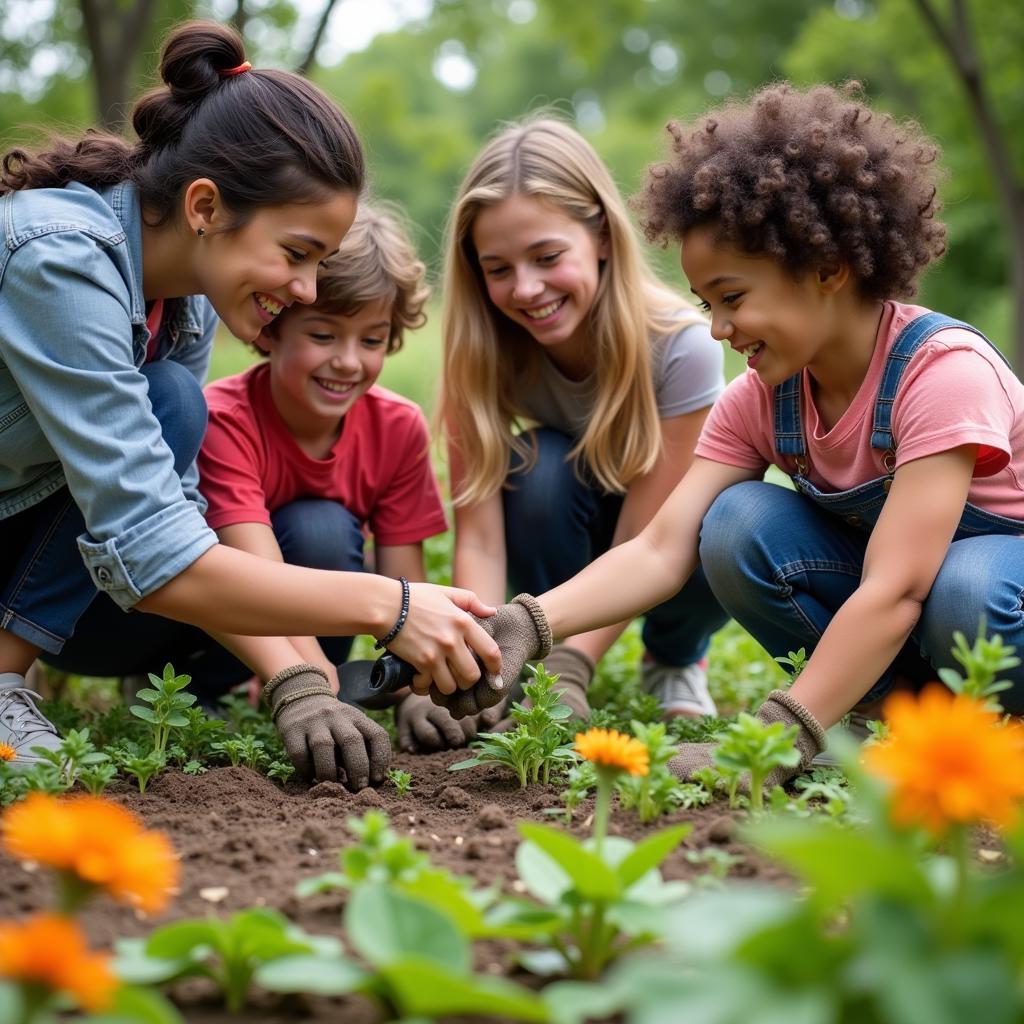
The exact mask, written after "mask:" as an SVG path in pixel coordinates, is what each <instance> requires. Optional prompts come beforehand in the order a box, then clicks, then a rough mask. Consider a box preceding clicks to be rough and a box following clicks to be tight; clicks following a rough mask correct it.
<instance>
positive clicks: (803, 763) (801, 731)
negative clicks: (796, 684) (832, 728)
mask: <svg viewBox="0 0 1024 1024" xmlns="http://www.w3.org/2000/svg"><path fill="white" fill-rule="evenodd" d="M754 717H755V718H757V719H758V720H759V721H761V722H763V723H764V724H765V725H771V724H773V723H774V722H782V723H783V725H787V726H790V725H795V726H796V727H797V730H798V731H797V734H796V739H795V740H794V741H793V742H794V744H795V745H796V749H797V750H798V751H799V752H800V761H799V762H798V763H797V764H795V765H793V766H792V767H787V766H785V765H780V766H779V767H778V768H776V769H774V771H772V772H771V774H770V775H769V776H768V778H766V779H765V781H764V786H765V789H766V790H768V791H769V792H770V791H771V790H772V788H773V787H775V786H784V785H785V784H786V783H787V782H788V781H789V780H790V779H792V778H794V777H795V776H797V775H800V774H801V773H802V772H805V771H807V769H808V768H809V767H810V765H811V761H812V760H813V759H814V758H816V757H817V756H818V754H820V753H821V752H822V751H823V750H824V749H825V746H826V744H827V742H828V741H827V740H826V738H825V730H824V728H822V725H821V723H820V722H819V721H818V720H817V719H816V718H815V717H814V715H812V714H811V713H810V711H808V710H807V708H805V707H804V706H803V704H801V703H800V701H798V700H797V699H796V697H794V696H793V695H792V694H791V693H790V692H789V691H788V690H772V692H771V693H769V694H768V696H767V697H766V698H765V701H764V703H763V704H762V705H761V707H760V708H759V709H758V712H757V714H756V715H755V716H754Z"/></svg>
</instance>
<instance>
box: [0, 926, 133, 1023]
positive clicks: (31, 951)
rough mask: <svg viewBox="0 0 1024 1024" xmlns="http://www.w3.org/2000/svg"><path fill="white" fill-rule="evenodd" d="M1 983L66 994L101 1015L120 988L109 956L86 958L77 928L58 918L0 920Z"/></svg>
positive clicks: (87, 956) (87, 955)
mask: <svg viewBox="0 0 1024 1024" xmlns="http://www.w3.org/2000/svg"><path fill="white" fill-rule="evenodd" d="M0 978H7V979H9V980H11V981H15V982H28V983H29V984H37V985H45V986H46V987H47V988H50V989H53V990H54V991H55V992H66V993H68V994H69V995H71V996H73V997H74V998H75V999H76V1000H77V1001H78V1003H79V1005H80V1006H82V1007H83V1008H84V1009H86V1010H105V1009H106V1008H107V1007H109V1006H110V1004H111V1002H112V1001H113V996H114V990H115V989H116V988H117V987H118V981H117V979H116V978H115V977H114V975H113V973H112V972H111V970H110V965H109V957H107V956H105V955H104V954H102V953H90V952H89V949H88V947H87V946H86V943H85V936H84V935H82V932H81V931H80V930H79V927H78V925H77V924H75V922H74V921H72V920H70V919H68V918H66V917H59V916H57V915H56V914H36V915H35V916H34V917H30V918H29V919H28V920H27V921H0Z"/></svg>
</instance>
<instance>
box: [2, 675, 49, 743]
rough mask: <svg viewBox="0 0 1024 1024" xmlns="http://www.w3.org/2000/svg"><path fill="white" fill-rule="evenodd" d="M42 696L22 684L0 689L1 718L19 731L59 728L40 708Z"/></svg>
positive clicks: (45, 730)
mask: <svg viewBox="0 0 1024 1024" xmlns="http://www.w3.org/2000/svg"><path fill="white" fill-rule="evenodd" d="M41 699H42V698H41V697H40V696H39V694H38V693H36V692H35V690H28V689H25V688H24V687H21V686H15V687H12V688H10V689H6V690H2V691H0V719H3V720H4V721H5V722H7V723H8V724H9V725H10V727H11V728H12V729H13V730H14V731H15V732H19V733H33V732H52V733H54V734H56V732H57V730H56V729H55V728H54V727H53V724H52V723H51V722H50V721H48V720H47V718H46V717H45V715H43V713H42V712H41V711H40V710H39V701H40V700H41Z"/></svg>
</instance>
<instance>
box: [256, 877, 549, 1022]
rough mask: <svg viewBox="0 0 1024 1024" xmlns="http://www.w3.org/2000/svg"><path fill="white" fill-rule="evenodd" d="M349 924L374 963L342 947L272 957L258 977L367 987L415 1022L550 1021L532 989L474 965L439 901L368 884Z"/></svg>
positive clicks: (349, 907)
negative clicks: (337, 951)
mask: <svg viewBox="0 0 1024 1024" xmlns="http://www.w3.org/2000/svg"><path fill="white" fill-rule="evenodd" d="M344 925H345V933H346V935H347V936H348V939H349V942H350V943H351V945H352V947H353V949H354V951H355V952H356V953H358V954H359V956H360V957H361V958H362V960H363V961H364V962H365V963H366V964H367V965H368V966H369V970H367V969H365V968H362V967H359V966H357V965H356V964H355V963H354V962H352V961H351V960H347V959H345V958H343V957H341V956H340V955H337V954H327V955H324V954H319V955H318V954H313V955H309V954H307V955H299V956H290V957H284V958H281V959H279V960H276V961H275V962H273V963H269V964H266V965H265V966H263V967H261V968H259V970H258V971H257V975H256V980H257V981H258V982H259V983H260V984H261V985H263V986H264V987H265V988H268V989H272V990H274V991H277V992H304V993H308V992H312V993H316V994H318V995H326V996H338V995H344V994H346V993H349V992H361V993H363V994H365V995H366V996H368V997H370V998H371V999H372V1000H374V1001H375V1002H376V1003H377V1004H378V1006H379V1007H381V1009H382V1010H383V1014H382V1016H383V1018H384V1019H386V1020H399V1019H401V1020H403V1021H409V1022H410V1024H411V1022H412V1021H424V1022H425V1021H428V1020H448V1019H451V1018H453V1017H459V1018H462V1017H466V1016H469V1017H473V1018H474V1019H488V1020H494V1019H502V1020H521V1021H535V1022H537V1024H545V1022H550V1021H551V1015H550V1013H549V1011H548V1009H547V1008H546V1007H545V1006H544V1004H543V1003H542V1002H541V1000H540V998H539V997H538V996H537V995H535V994H534V993H532V992H530V991H528V990H527V989H525V988H522V987H521V986H519V985H516V984H514V983H512V982H509V981H505V980H503V979H500V978H489V977H487V976H485V975H478V974H474V973H473V972H472V969H471V967H472V950H471V947H470V944H469V941H468V939H467V937H466V935H465V934H464V933H463V932H462V930H461V929H460V928H459V926H458V924H457V923H456V922H455V921H454V920H453V919H452V917H451V916H449V915H448V914H446V913H445V912H444V911H443V910H441V909H440V908H438V907H437V906H434V905H431V904H428V903H424V902H422V901H421V900H419V899H416V898H414V897H411V896H409V895H407V894H406V893H404V892H400V891H398V890H397V889H395V888H393V887H390V886H388V885H384V884H380V883H368V884H366V885H364V886H361V887H360V888H358V889H357V890H356V891H355V892H353V893H352V895H351V896H350V897H349V899H348V900H347V902H346V905H345V914H344Z"/></svg>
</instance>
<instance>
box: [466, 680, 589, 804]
mask: <svg viewBox="0 0 1024 1024" xmlns="http://www.w3.org/2000/svg"><path fill="white" fill-rule="evenodd" d="M531 671H532V672H533V674H534V681H533V682H532V683H527V684H526V686H525V687H524V688H523V689H524V691H525V693H526V696H527V697H529V699H530V701H531V706H530V707H527V706H526V705H525V704H520V703H518V702H516V703H514V704H513V705H512V710H511V713H510V717H511V718H512V720H513V721H514V722H515V723H516V728H515V729H512V730H510V731H509V732H505V733H481V734H480V736H479V737H478V738H477V739H476V740H474V742H473V743H472V746H473V747H474V748H476V750H477V754H476V755H475V756H474V757H471V758H468V759H467V760H465V761H459V762H458V763H457V764H453V765H451V766H450V767H449V769H448V770H449V771H453V772H455V771H463V770H464V769H466V768H475V767H477V766H478V765H481V764H498V765H502V766H503V767H505V768H508V769H509V770H510V771H512V772H513V773H514V774H515V776H516V778H518V779H519V785H520V786H521V787H523V788H524V789H525V788H526V786H527V785H528V784H529V783H531V782H533V783H538V782H540V783H543V784H544V785H547V784H548V782H549V781H550V778H551V770H552V769H553V768H556V767H564V768H567V767H568V766H569V765H571V764H573V763H574V762H575V761H576V759H577V758H576V753H575V751H574V750H573V748H572V745H571V743H570V742H569V731H568V729H567V728H566V726H565V722H566V721H567V720H568V719H569V718H571V717H572V710H571V709H570V708H569V707H567V706H566V705H565V704H562V703H561V701H560V698H559V694H558V692H557V691H556V690H552V685H553V684H554V682H555V680H556V679H557V678H558V676H550V675H548V674H547V672H545V671H544V666H543V665H537V666H536V668H533V669H531Z"/></svg>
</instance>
